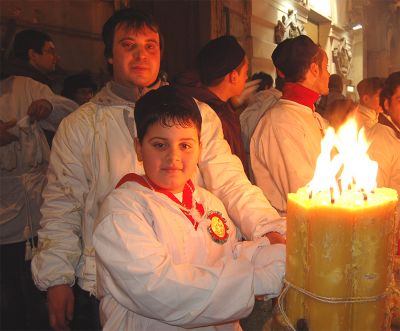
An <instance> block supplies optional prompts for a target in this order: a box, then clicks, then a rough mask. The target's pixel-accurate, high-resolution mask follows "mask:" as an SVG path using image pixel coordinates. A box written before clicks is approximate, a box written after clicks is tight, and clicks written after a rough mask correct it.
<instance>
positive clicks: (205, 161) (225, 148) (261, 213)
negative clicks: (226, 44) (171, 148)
mask: <svg viewBox="0 0 400 331" xmlns="http://www.w3.org/2000/svg"><path fill="white" fill-rule="evenodd" d="M198 104H199V109H200V112H201V115H202V129H201V143H202V153H201V157H200V162H199V168H200V171H201V174H202V176H203V180H204V182H205V186H206V188H207V189H208V190H209V191H211V192H212V193H214V194H215V195H216V196H217V197H218V198H219V199H221V200H222V202H223V203H224V205H225V208H226V210H227V211H228V214H229V217H230V218H231V219H232V220H233V222H234V223H235V224H236V226H237V227H238V228H239V229H240V231H241V233H242V234H243V235H244V236H245V237H246V239H253V238H257V237H261V236H262V235H264V234H265V233H268V232H271V231H277V232H280V233H282V234H283V233H285V225H286V224H285V222H284V220H283V219H282V218H281V217H280V216H279V214H278V212H277V211H276V210H275V209H274V208H273V207H272V206H271V205H270V203H269V202H268V200H267V199H266V198H265V196H264V194H263V192H262V191H261V189H260V188H258V187H257V186H255V185H252V184H251V183H250V181H249V180H248V179H247V177H246V174H245V172H244V170H243V165H242V163H241V162H240V160H239V158H238V157H237V156H235V155H233V154H232V153H231V150H230V148H229V145H228V143H227V142H226V140H225V139H224V137H223V133H222V126H221V121H220V119H219V118H218V116H217V115H216V113H215V112H214V111H213V110H212V109H211V108H210V107H209V106H208V105H206V104H204V103H198ZM238 134H240V133H239V132H238Z"/></svg>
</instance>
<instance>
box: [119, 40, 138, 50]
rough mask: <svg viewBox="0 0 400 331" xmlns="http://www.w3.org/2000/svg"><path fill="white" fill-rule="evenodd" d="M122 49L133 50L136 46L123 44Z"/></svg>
mask: <svg viewBox="0 0 400 331" xmlns="http://www.w3.org/2000/svg"><path fill="white" fill-rule="evenodd" d="M122 47H123V48H126V49H133V48H135V47H136V44H134V43H128V42H125V43H122Z"/></svg>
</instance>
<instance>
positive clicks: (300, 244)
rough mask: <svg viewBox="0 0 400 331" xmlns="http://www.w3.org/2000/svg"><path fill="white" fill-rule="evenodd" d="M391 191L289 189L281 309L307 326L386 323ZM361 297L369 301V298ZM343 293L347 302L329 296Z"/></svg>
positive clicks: (391, 248)
mask: <svg viewBox="0 0 400 331" xmlns="http://www.w3.org/2000/svg"><path fill="white" fill-rule="evenodd" d="M396 203H397V193H396V191H394V190H392V189H388V188H378V189H376V190H375V191H374V192H373V193H368V195H365V194H363V193H361V192H357V191H356V190H353V191H346V192H344V193H343V194H342V195H340V196H339V197H336V198H335V200H334V201H332V197H331V194H330V192H327V191H322V192H320V193H318V194H314V195H313V196H312V197H311V198H310V195H309V190H308V189H306V188H302V189H300V190H299V191H298V192H297V193H293V194H289V197H288V210H287V271H286V273H287V275H286V279H287V281H288V282H289V283H290V284H292V285H293V286H294V287H297V288H300V289H304V290H305V291H307V292H309V293H307V294H304V293H302V292H300V291H298V290H297V289H294V288H290V289H289V290H288V292H287V295H286V298H285V310H286V313H287V315H288V317H289V320H290V322H291V324H292V325H296V322H297V320H299V319H305V320H306V321H307V324H308V327H309V330H311V331H313V330H318V331H319V330H324V331H328V330H354V331H358V330H363V331H364V330H371V331H372V330H373V331H376V330H388V329H389V328H390V317H389V316H390V314H388V311H387V301H388V300H387V297H386V296H384V295H385V291H386V289H387V288H388V286H389V283H390V280H391V277H392V266H393V255H394V246H395V244H394V233H395V231H394V229H395V208H396ZM368 299H369V300H370V301H368ZM336 300H342V301H343V302H346V301H348V302H347V303H335V301H336Z"/></svg>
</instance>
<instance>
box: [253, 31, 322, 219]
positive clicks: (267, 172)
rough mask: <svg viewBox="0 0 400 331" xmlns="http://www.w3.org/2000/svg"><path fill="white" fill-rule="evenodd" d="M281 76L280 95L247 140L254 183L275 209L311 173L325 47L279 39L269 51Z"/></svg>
mask: <svg viewBox="0 0 400 331" xmlns="http://www.w3.org/2000/svg"><path fill="white" fill-rule="evenodd" d="M272 60H273V62H274V65H275V67H276V68H277V70H278V74H280V75H282V76H284V78H285V85H284V88H283V95H282V98H281V99H280V100H279V101H278V102H277V103H276V104H275V106H274V107H272V108H271V109H270V110H269V111H268V112H266V114H265V115H264V116H263V117H262V118H261V120H260V122H259V124H258V125H257V127H256V129H255V131H254V134H253V136H252V138H251V142H250V158H251V165H252V170H253V173H254V176H255V181H256V184H257V185H258V186H259V187H261V189H262V190H263V192H264V194H265V196H266V197H267V198H268V200H269V201H270V202H271V204H272V206H273V207H275V208H276V209H277V210H278V211H279V212H280V214H281V215H285V214H286V208H287V202H286V201H287V195H288V193H290V192H296V191H297V189H298V188H300V187H302V186H304V185H305V184H307V183H308V182H309V181H310V180H311V178H312V177H313V174H314V169H315V164H316V161H317V157H318V155H319V154H320V142H321V139H322V137H323V135H324V129H325V121H324V120H323V119H322V118H321V116H320V115H319V114H318V113H316V112H315V109H314V103H315V101H316V100H317V99H318V98H319V96H320V95H321V94H322V95H323V94H327V93H328V80H329V72H328V70H327V65H328V57H327V56H326V53H325V52H324V51H323V50H322V49H321V48H320V47H319V46H318V45H316V44H314V42H313V41H312V40H311V39H310V38H309V37H307V36H304V35H302V36H299V37H296V38H294V39H290V40H285V41H284V42H282V43H281V44H279V45H278V46H277V47H276V49H275V50H274V52H273V54H272Z"/></svg>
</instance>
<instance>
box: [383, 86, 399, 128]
mask: <svg viewBox="0 0 400 331" xmlns="http://www.w3.org/2000/svg"><path fill="white" fill-rule="evenodd" d="M384 106H385V109H386V111H387V113H388V114H389V115H390V117H391V118H392V121H393V122H394V123H395V124H396V125H397V126H400V86H397V87H396V89H395V90H394V93H393V95H392V96H391V98H390V99H386V100H385V103H384Z"/></svg>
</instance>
